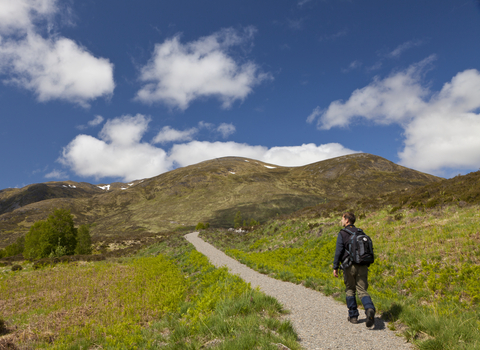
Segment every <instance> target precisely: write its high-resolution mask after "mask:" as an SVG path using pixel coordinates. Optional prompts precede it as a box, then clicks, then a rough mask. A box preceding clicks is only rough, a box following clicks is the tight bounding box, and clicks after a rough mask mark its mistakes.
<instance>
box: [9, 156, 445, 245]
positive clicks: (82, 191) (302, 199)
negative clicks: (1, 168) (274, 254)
mask: <svg viewBox="0 0 480 350" xmlns="http://www.w3.org/2000/svg"><path fill="white" fill-rule="evenodd" d="M440 180H441V179H440V178H438V177H435V176H432V175H428V174H424V173H420V172H418V171H415V170H412V169H408V168H405V167H402V166H399V165H396V164H394V163H392V162H390V161H388V160H386V159H383V158H381V157H378V156H374V155H370V154H353V155H348V156H343V157H338V158H334V159H329V160H326V161H321V162H317V163H313V164H309V165H306V166H302V167H281V166H277V165H272V164H267V163H263V162H260V161H256V160H252V159H247V158H243V157H225V158H219V159H214V160H209V161H205V162H202V163H199V164H195V165H191V166H187V167H184V168H179V169H176V170H173V171H170V172H168V173H164V174H161V175H159V176H156V177H154V178H150V179H145V180H139V181H134V182H131V183H129V184H122V183H116V184H111V185H110V186H108V185H90V184H86V183H75V182H70V181H68V182H49V183H45V184H36V185H30V186H27V187H25V188H22V189H6V190H3V191H0V214H1V215H0V223H1V226H0V247H4V246H6V245H8V244H10V243H12V242H13V241H14V240H15V239H16V238H17V237H19V236H20V235H22V234H25V233H26V232H27V231H28V228H29V227H30V226H31V225H32V224H33V223H34V222H35V221H37V220H41V219H45V218H46V217H47V216H48V214H50V213H51V212H52V211H53V209H54V208H58V207H62V208H68V209H70V210H71V211H72V213H73V214H74V216H75V218H76V223H77V224H90V225H91V232H92V235H93V237H94V239H96V240H101V239H109V240H127V239H132V238H141V237H148V236H155V235H157V234H158V233H159V232H166V231H171V230H174V229H178V228H179V227H182V228H188V227H191V226H194V225H196V224H197V223H198V222H200V221H203V222H209V223H210V224H211V225H214V226H218V227H229V226H231V225H232V223H233V217H234V216H235V213H236V212H237V211H240V212H241V214H242V217H243V218H244V219H255V220H257V221H261V222H263V221H265V220H266V219H268V218H270V217H272V216H276V215H281V214H289V213H292V212H295V211H298V210H300V209H302V208H305V207H312V206H316V205H319V204H321V203H330V202H331V201H334V200H337V199H338V198H343V199H345V198H362V197H372V196H378V195H379V194H381V193H385V194H386V193H390V192H392V191H396V190H399V189H404V188H415V187H419V186H424V185H426V184H430V183H435V182H438V181H440Z"/></svg>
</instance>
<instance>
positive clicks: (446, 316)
mask: <svg viewBox="0 0 480 350" xmlns="http://www.w3.org/2000/svg"><path fill="white" fill-rule="evenodd" d="M427 192H428V196H426V195H425V194H426V193H427ZM400 193H403V196H399V195H398V193H396V194H387V195H384V196H381V197H380V199H379V200H378V202H380V204H378V203H377V201H372V200H371V199H368V198H364V199H359V200H358V201H344V200H340V201H337V202H335V203H329V204H327V205H325V204H322V205H319V206H317V207H313V208H306V209H304V210H301V211H299V212H297V213H295V214H291V215H288V216H285V217H282V218H278V219H274V220H272V221H270V222H269V223H268V224H265V225H262V226H260V227H257V228H255V229H253V230H251V231H250V232H248V233H245V234H241V233H240V234H239V233H235V232H231V231H225V230H210V231H205V232H202V234H201V237H203V238H204V239H205V240H207V241H209V242H210V243H211V244H214V245H215V246H217V247H218V248H220V249H222V250H224V251H225V252H226V253H227V254H229V255H230V256H232V257H234V258H235V259H237V260H239V261H240V262H242V263H245V264H246V265H248V266H250V267H251V268H253V269H255V270H257V271H259V272H261V273H264V274H268V275H270V276H272V277H274V278H278V279H281V280H285V281H291V282H294V283H301V284H303V285H305V286H306V287H309V288H313V289H316V290H319V291H322V292H323V293H325V294H326V295H332V296H334V297H335V298H337V299H338V300H340V301H344V300H345V293H344V287H343V284H342V281H340V280H338V279H334V278H333V277H332V262H333V255H334V252H335V242H336V237H337V233H338V231H339V230H340V228H341V227H340V222H339V221H340V220H339V219H340V218H341V214H342V213H343V212H345V211H347V210H348V211H351V210H356V211H357V212H360V213H361V215H360V216H361V219H360V220H358V221H357V226H358V227H361V228H363V229H364V231H365V232H367V233H368V234H369V235H370V236H371V237H372V239H373V241H374V244H375V253H376V261H375V263H374V264H373V265H372V266H371V267H370V275H369V281H370V289H369V291H370V292H371V295H372V297H373V298H374V301H375V303H376V306H377V307H378V309H379V310H380V314H381V315H382V317H383V318H384V319H385V320H387V321H392V322H391V323H390V325H389V327H390V328H391V329H396V330H398V331H400V332H401V333H402V334H403V335H404V336H405V337H406V338H407V340H409V341H411V342H413V343H414V344H415V345H416V346H417V347H418V348H419V349H424V350H428V349H445V350H446V349H478V348H479V347H480V318H479V315H480V282H479V280H478V276H479V275H480V232H479V224H478V223H479V220H480V172H474V173H471V174H468V175H465V176H458V177H455V178H453V179H448V180H444V181H442V182H439V183H437V184H430V185H427V186H425V187H422V188H418V189H416V190H411V191H409V192H408V191H403V192H402V191H400ZM374 203H375V204H374ZM432 203H434V204H432ZM382 204H383V206H382ZM359 305H361V303H360V302H359Z"/></svg>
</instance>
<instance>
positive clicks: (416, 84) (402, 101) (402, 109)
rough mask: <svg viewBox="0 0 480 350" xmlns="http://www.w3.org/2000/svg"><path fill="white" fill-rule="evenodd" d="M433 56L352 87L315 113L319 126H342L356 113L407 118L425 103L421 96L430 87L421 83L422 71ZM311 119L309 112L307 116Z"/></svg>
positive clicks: (381, 119) (384, 120) (385, 120)
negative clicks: (343, 96)
mask: <svg viewBox="0 0 480 350" xmlns="http://www.w3.org/2000/svg"><path fill="white" fill-rule="evenodd" d="M433 59H434V57H433V56H431V57H429V58H427V59H425V60H423V61H422V62H420V63H419V64H416V65H412V66H410V67H409V68H408V69H407V70H406V71H404V72H399V73H396V74H393V75H391V76H389V77H387V78H385V79H383V80H381V79H379V78H378V77H376V78H375V79H374V80H373V82H372V83H371V84H370V85H368V86H366V87H364V88H362V89H357V90H355V91H354V92H353V93H352V95H351V96H350V98H349V99H348V101H346V102H343V101H341V100H337V101H334V102H332V103H331V104H330V106H329V107H328V108H327V109H326V110H325V111H323V112H322V113H321V114H318V113H317V115H318V116H319V117H320V118H319V120H318V126H319V128H320V129H330V128H332V127H335V126H341V127H345V126H347V125H348V124H350V122H351V120H352V119H353V118H355V117H363V118H366V119H368V120H372V121H374V122H376V123H379V124H390V123H393V122H396V123H400V124H402V123H405V122H408V121H409V120H410V119H411V118H413V117H414V116H415V115H417V114H418V112H419V111H420V110H421V109H422V108H423V106H424V101H423V98H424V97H425V96H426V95H428V93H429V91H428V89H426V88H425V87H423V86H422V85H421V83H420V77H421V71H422V69H424V67H425V66H426V65H428V64H429V63H430V62H431V61H432V60H433ZM317 108H318V107H317ZM317 108H316V109H315V110H314V112H315V111H316V110H317ZM313 119H314V116H313V113H312V114H311V115H310V116H309V120H310V121H312V120H313Z"/></svg>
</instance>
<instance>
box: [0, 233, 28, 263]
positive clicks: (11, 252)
mask: <svg viewBox="0 0 480 350" xmlns="http://www.w3.org/2000/svg"><path fill="white" fill-rule="evenodd" d="M24 248H25V237H24V236H22V237H19V238H17V240H16V241H15V243H13V244H10V245H9V246H7V247H6V248H5V249H2V251H1V252H0V259H1V258H4V257H5V258H6V257H9V256H15V255H18V254H22V253H23V250H24Z"/></svg>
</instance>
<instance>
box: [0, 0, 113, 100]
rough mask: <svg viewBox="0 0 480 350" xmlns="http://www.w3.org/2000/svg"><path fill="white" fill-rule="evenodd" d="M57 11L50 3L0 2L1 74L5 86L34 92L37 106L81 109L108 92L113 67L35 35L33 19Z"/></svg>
mask: <svg viewBox="0 0 480 350" xmlns="http://www.w3.org/2000/svg"><path fill="white" fill-rule="evenodd" d="M57 10H58V9H57V7H56V1H53V0H50V1H49V0H15V1H9V0H0V23H1V24H0V35H2V36H0V73H1V74H3V75H5V76H6V79H5V80H4V82H5V83H10V84H15V85H17V86H20V87H22V88H25V89H27V90H30V91H33V92H34V93H35V94H36V95H37V98H38V100H39V101H48V100H53V99H60V100H66V101H69V102H73V103H77V104H80V105H82V106H85V107H86V106H88V103H89V101H91V100H93V99H95V98H98V97H101V96H110V95H111V94H112V93H113V89H114V87H115V84H114V81H113V64H111V63H110V62H109V60H108V59H105V58H97V57H95V56H93V55H92V54H91V53H90V52H88V50H87V49H86V48H84V47H82V46H80V45H78V44H77V43H75V42H74V41H72V40H70V39H68V38H64V37H61V36H56V35H52V36H50V37H48V38H44V37H42V36H41V35H40V34H38V28H37V27H36V23H37V22H38V20H39V19H43V18H47V17H48V16H53V14H55V12H56V11H57ZM4 17H5V18H4ZM7 17H8V18H7Z"/></svg>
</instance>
